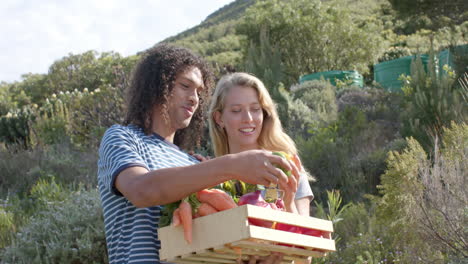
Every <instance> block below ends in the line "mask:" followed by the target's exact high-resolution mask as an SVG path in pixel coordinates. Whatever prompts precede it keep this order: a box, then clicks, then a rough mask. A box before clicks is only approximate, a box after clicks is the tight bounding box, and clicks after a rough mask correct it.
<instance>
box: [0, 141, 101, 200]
mask: <svg viewBox="0 0 468 264" xmlns="http://www.w3.org/2000/svg"><path fill="white" fill-rule="evenodd" d="M48 175H52V176H54V177H55V180H56V182H57V183H61V184H65V185H68V184H78V183H83V184H84V185H85V186H87V187H95V186H96V185H97V177H96V175H97V151H96V150H95V149H86V150H80V151H79V150H77V149H76V148H75V147H74V146H72V145H70V144H68V143H60V144H55V145H52V146H42V147H38V148H35V149H33V150H19V151H16V152H10V151H8V150H0V190H1V191H0V193H1V194H2V195H1V196H2V197H0V198H4V197H3V195H6V194H7V193H8V192H11V193H14V194H18V195H20V197H23V196H24V195H25V194H26V193H28V192H29V191H30V190H31V188H32V186H33V185H34V184H35V183H36V182H37V181H38V180H39V179H40V178H41V177H47V176H48ZM19 179H21V180H19Z"/></svg>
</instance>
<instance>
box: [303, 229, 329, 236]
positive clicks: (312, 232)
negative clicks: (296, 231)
mask: <svg viewBox="0 0 468 264" xmlns="http://www.w3.org/2000/svg"><path fill="white" fill-rule="evenodd" d="M300 232H301V234H303V235H308V236H315V237H323V234H322V231H320V230H316V229H311V228H305V227H300Z"/></svg>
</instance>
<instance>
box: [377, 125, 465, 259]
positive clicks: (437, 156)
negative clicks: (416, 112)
mask: <svg viewBox="0 0 468 264" xmlns="http://www.w3.org/2000/svg"><path fill="white" fill-rule="evenodd" d="M442 130H443V134H444V135H446V136H445V137H444V138H443V141H442V143H441V145H442V146H443V147H442V148H441V149H440V150H439V144H436V148H435V150H433V154H432V155H431V159H428V155H427V154H426V152H425V151H424V149H423V148H422V146H421V144H419V143H418V142H417V141H416V140H415V139H413V138H409V139H408V140H407V141H408V147H407V148H406V149H405V150H404V151H402V152H401V153H398V152H390V153H389V156H388V159H387V164H388V170H387V171H386V173H385V174H384V175H383V176H382V185H381V186H380V187H379V188H380V190H381V194H382V195H383V196H382V198H381V199H380V200H379V202H378V210H377V212H378V219H379V221H380V224H381V225H383V226H385V225H386V226H388V228H389V232H390V233H395V234H396V233H398V234H402V235H400V237H393V240H392V241H391V243H392V244H393V247H394V248H400V249H401V250H402V251H403V256H402V257H403V258H404V259H405V261H407V262H415V261H419V260H423V261H426V262H429V261H431V262H435V263H445V262H446V261H452V262H456V263H458V262H459V261H462V260H463V258H466V256H467V255H468V251H467V249H466V246H464V245H465V244H464V242H463V241H464V239H465V238H466V236H467V235H468V234H467V230H466V222H467V213H466V204H467V203H468V196H467V193H466V190H465V186H464V184H463V183H464V180H465V178H466V171H467V170H468V168H467V162H466V160H467V156H468V148H467V147H466V146H467V142H468V126H467V125H466V124H461V125H457V124H456V123H452V127H451V128H450V129H447V128H443V129H442ZM435 142H437V140H435ZM403 234H404V239H401V238H402V237H403Z"/></svg>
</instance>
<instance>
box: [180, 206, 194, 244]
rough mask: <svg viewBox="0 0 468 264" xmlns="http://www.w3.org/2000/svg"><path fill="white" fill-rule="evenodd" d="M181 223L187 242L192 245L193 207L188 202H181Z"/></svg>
mask: <svg viewBox="0 0 468 264" xmlns="http://www.w3.org/2000/svg"><path fill="white" fill-rule="evenodd" d="M179 209H180V210H179V214H180V221H181V222H182V227H183V228H184V237H185V240H186V241H187V242H188V243H189V244H190V243H192V207H191V206H190V204H189V203H188V202H186V201H182V202H180V205H179Z"/></svg>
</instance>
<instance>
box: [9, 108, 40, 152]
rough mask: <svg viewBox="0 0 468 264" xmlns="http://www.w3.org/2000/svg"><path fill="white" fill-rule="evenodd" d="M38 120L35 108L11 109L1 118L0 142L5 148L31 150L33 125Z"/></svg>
mask: <svg viewBox="0 0 468 264" xmlns="http://www.w3.org/2000/svg"><path fill="white" fill-rule="evenodd" d="M35 119H36V111H35V108H34V107H29V106H25V107H23V108H21V109H10V111H9V112H8V113H7V114H6V115H4V116H0V142H3V143H4V144H5V146H7V147H11V146H13V148H15V145H16V146H19V147H21V148H23V149H27V148H30V147H31V146H32V145H33V144H32V138H31V125H32V123H33V122H34V120H35Z"/></svg>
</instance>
